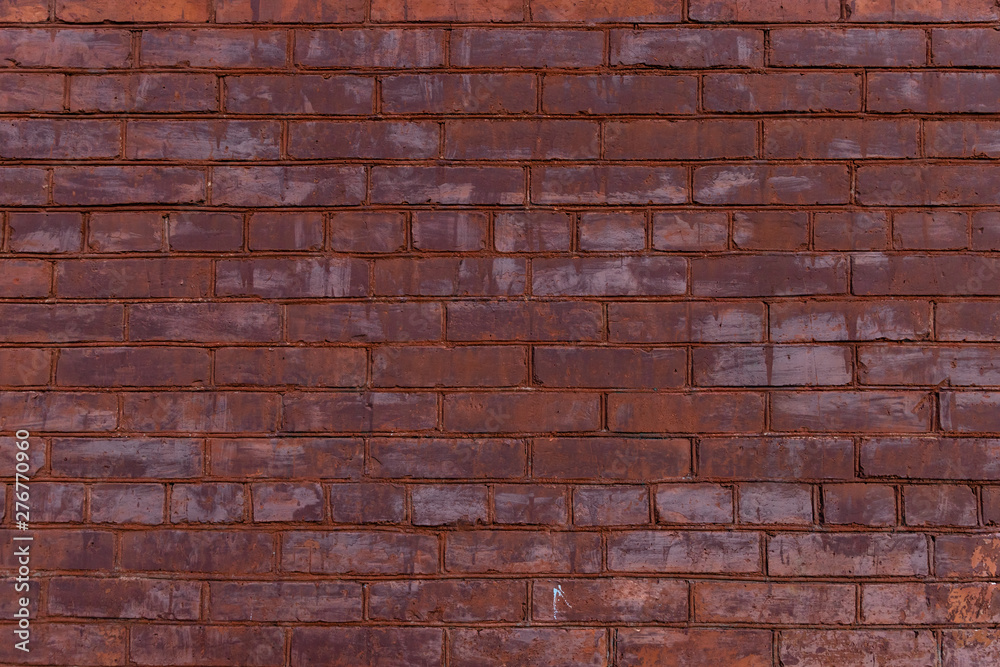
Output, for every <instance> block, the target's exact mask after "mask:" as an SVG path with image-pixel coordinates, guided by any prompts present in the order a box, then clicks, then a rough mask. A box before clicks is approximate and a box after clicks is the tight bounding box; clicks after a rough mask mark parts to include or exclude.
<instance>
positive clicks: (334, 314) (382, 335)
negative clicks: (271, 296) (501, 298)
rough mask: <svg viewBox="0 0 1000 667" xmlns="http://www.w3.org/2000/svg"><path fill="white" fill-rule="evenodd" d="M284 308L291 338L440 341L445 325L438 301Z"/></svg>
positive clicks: (306, 339)
mask: <svg viewBox="0 0 1000 667" xmlns="http://www.w3.org/2000/svg"><path fill="white" fill-rule="evenodd" d="M285 310H286V312H287V318H288V338H289V340H291V341H305V342H334V343H335V342H351V341H355V342H362V341H372V342H382V341H414V340H441V338H442V329H443V327H444V325H443V322H442V308H441V306H440V305H439V304H435V303H338V304H326V303H325V304H295V305H289V306H287V307H286V309H285Z"/></svg>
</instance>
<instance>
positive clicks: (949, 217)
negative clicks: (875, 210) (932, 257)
mask: <svg viewBox="0 0 1000 667" xmlns="http://www.w3.org/2000/svg"><path fill="white" fill-rule="evenodd" d="M892 244H893V247H895V248H899V249H902V250H914V249H918V250H961V249H962V248H965V247H966V246H968V245H969V216H968V215H966V214H965V213H963V212H960V211H905V212H900V213H896V214H895V215H894V216H893V219H892Z"/></svg>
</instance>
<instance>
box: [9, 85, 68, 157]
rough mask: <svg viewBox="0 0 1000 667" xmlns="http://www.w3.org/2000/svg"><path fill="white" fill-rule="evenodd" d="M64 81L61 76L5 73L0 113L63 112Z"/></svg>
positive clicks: (36, 124)
mask: <svg viewBox="0 0 1000 667" xmlns="http://www.w3.org/2000/svg"><path fill="white" fill-rule="evenodd" d="M64 80H65V77H64V76H63V75H61V74H13V73H7V72H4V73H2V74H0V111H3V112H5V113H8V112H13V113H19V112H30V111H34V112H39V111H62V106H63V105H62V101H61V100H62V90H63V85H64V84H63V82H64ZM8 122H10V121H8ZM33 125H35V126H36V127H38V126H39V125H40V124H39V123H37V122H36V123H34V124H33ZM15 127H16V126H15ZM29 127H30V126H29ZM28 138H29V137H25V139H28ZM36 141H37V139H36ZM15 146H16V144H15ZM4 150H5V151H6V150H8V149H6V148H5V149H4Z"/></svg>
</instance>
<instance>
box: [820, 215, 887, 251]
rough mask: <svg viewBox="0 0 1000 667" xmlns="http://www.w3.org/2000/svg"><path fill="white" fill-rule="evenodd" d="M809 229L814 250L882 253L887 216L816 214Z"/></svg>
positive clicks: (885, 243)
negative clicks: (873, 251)
mask: <svg viewBox="0 0 1000 667" xmlns="http://www.w3.org/2000/svg"><path fill="white" fill-rule="evenodd" d="M813 219H814V220H815V224H814V228H813V243H814V244H815V247H816V250H886V249H888V248H889V216H888V215H887V214H886V213H885V212H882V211H837V212H832V211H831V212H821V213H817V214H816V215H815V217H814V218H813Z"/></svg>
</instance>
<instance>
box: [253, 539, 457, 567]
mask: <svg viewBox="0 0 1000 667" xmlns="http://www.w3.org/2000/svg"><path fill="white" fill-rule="evenodd" d="M268 537H270V536H268ZM437 563H438V539H437V537H436V536H432V535H423V534H415V533H401V532H387V531H370V532H347V531H335V532H334V531H325V532H303V531H290V532H286V533H284V534H283V535H282V538H281V570H282V571H283V572H307V573H310V574H338V573H348V572H354V573H358V574H433V573H434V572H436V570H437Z"/></svg>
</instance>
